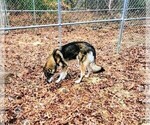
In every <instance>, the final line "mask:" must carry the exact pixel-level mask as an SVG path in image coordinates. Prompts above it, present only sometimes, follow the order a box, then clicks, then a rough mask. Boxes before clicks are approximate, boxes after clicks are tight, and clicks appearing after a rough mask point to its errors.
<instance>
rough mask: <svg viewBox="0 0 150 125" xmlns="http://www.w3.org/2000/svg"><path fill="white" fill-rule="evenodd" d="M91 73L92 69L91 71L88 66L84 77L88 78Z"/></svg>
mask: <svg viewBox="0 0 150 125" xmlns="http://www.w3.org/2000/svg"><path fill="white" fill-rule="evenodd" d="M91 72H92V69H91V67H90V65H88V66H87V74H86V75H85V77H86V78H88V77H89V76H90V74H91Z"/></svg>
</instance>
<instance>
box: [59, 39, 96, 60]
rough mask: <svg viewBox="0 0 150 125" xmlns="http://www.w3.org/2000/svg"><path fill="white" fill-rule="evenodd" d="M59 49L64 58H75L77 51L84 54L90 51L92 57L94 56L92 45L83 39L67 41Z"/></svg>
mask: <svg viewBox="0 0 150 125" xmlns="http://www.w3.org/2000/svg"><path fill="white" fill-rule="evenodd" d="M60 51H61V53H62V54H63V56H64V59H65V60H72V59H76V57H77V55H78V54H79V52H80V53H82V54H84V55H86V54H87V53H89V52H90V51H91V52H92V53H93V56H94V58H96V52H95V49H94V47H93V46H92V45H91V44H89V43H87V42H83V41H77V42H71V43H68V44H66V45H64V46H62V48H61V50H60Z"/></svg>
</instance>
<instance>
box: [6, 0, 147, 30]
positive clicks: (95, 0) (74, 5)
mask: <svg viewBox="0 0 150 125" xmlns="http://www.w3.org/2000/svg"><path fill="white" fill-rule="evenodd" d="M4 1H5V10H4V11H5V13H6V19H7V25H6V28H8V27H18V26H21V27H22V28H23V27H24V26H32V25H51V24H58V22H59V21H58V14H59V13H61V16H62V18H61V19H62V20H61V23H67V24H68V23H72V24H73V23H77V22H82V23H84V22H85V23H87V22H97V21H103V22H105V21H120V20H121V18H122V11H123V3H124V0H92V1H91V0H62V1H60V2H61V10H59V11H60V12H58V1H59V0H58V1H57V0H4ZM127 2H128V3H127V4H128V6H127V8H126V9H127V10H126V11H127V12H126V15H125V16H126V18H125V19H127V20H130V21H131V20H132V19H134V20H135V19H136V20H141V19H145V18H146V0H127ZM52 26H53V25H52ZM37 27H38V26H37Z"/></svg>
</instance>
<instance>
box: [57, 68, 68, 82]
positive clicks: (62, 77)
mask: <svg viewBox="0 0 150 125" xmlns="http://www.w3.org/2000/svg"><path fill="white" fill-rule="evenodd" d="M67 68H68V67H67V66H65V67H63V68H62V72H61V73H60V75H59V78H58V79H57V80H56V81H55V82H56V83H59V82H60V81H61V80H64V79H65V78H66V76H67Z"/></svg>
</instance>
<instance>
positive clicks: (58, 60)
mask: <svg viewBox="0 0 150 125" xmlns="http://www.w3.org/2000/svg"><path fill="white" fill-rule="evenodd" d="M56 56H57V57H56V59H57V63H60V62H61V63H63V64H65V65H67V62H66V61H65V59H64V57H63V54H62V53H61V51H60V50H59V49H57V50H56Z"/></svg>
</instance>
